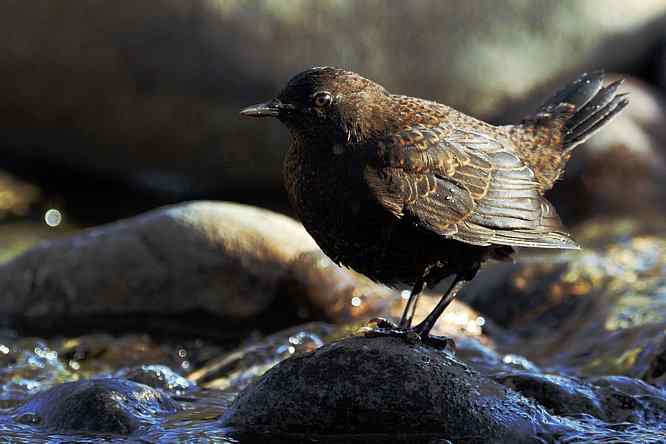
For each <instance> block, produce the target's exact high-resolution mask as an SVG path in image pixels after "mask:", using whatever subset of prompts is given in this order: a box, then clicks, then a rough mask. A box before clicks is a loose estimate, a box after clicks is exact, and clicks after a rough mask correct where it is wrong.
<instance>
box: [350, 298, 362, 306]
mask: <svg viewBox="0 0 666 444" xmlns="http://www.w3.org/2000/svg"><path fill="white" fill-rule="evenodd" d="M362 302H363V301H361V298H359V297H358V296H354V297H353V298H352V299H351V304H352V305H353V306H354V307H359V306H360V305H361V303H362Z"/></svg>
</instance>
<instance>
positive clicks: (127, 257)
mask: <svg viewBox="0 0 666 444" xmlns="http://www.w3.org/2000/svg"><path fill="white" fill-rule="evenodd" d="M393 297H397V295H396V294H395V292H393V291H389V290H388V289H386V288H385V287H382V286H380V285H377V284H375V283H372V282H370V281H369V280H368V279H366V278H363V277H362V276H360V275H358V274H356V273H353V272H351V271H349V270H345V269H341V268H339V267H338V266H336V265H334V264H332V263H331V261H330V260H329V259H327V258H326V257H325V256H324V255H323V253H321V251H320V250H319V249H318V247H317V245H316V244H315V243H314V241H313V240H312V238H311V237H310V236H309V235H308V234H307V233H306V232H305V230H304V229H303V227H302V226H301V224H300V223H298V222H296V221H294V220H293V219H290V218H288V217H286V216H283V215H280V214H277V213H273V212H271V211H267V210H263V209H259V208H254V207H250V206H245V205H238V204H232V203H215V202H195V203H189V204H183V205H177V206H172V207H166V208H162V209H158V210H155V211H151V212H149V213H146V214H143V215H141V216H138V217H135V218H131V219H126V220H122V221H119V222H116V223H113V224H109V225H104V226H101V227H98V228H93V229H89V230H86V231H83V232H81V233H78V234H76V235H74V236H71V237H68V238H64V239H59V240H55V241H49V242H45V243H42V244H41V245H38V246H37V247H35V248H33V249H31V250H29V251H27V252H26V253H24V254H22V255H20V256H18V257H16V258H14V259H13V260H11V261H9V262H7V263H5V264H2V265H0V307H1V308H0V315H4V318H5V321H6V322H8V323H12V324H13V323H16V324H17V325H19V326H20V327H25V328H27V329H30V328H39V329H41V330H42V331H47V330H49V328H50V329H51V330H53V329H55V330H57V329H58V328H59V327H63V325H58V322H57V321H63V320H73V322H71V323H68V322H65V324H64V327H65V328H67V327H72V326H73V325H75V324H77V323H78V322H87V327H88V328H100V327H103V326H104V323H100V322H99V320H98V317H99V318H107V319H109V320H110V321H112V322H111V323H113V324H117V325H118V326H120V328H117V330H122V329H123V328H133V327H134V328H135V327H136V325H141V327H142V328H143V329H144V330H153V329H154V328H156V327H158V328H162V326H164V325H166V324H168V322H167V320H166V319H163V318H164V317H168V316H177V315H183V316H184V315H188V316H189V315H190V314H192V316H195V315H196V316H199V317H201V318H202V319H204V320H205V322H204V321H202V322H201V323H200V324H198V323H197V322H194V323H193V322H192V320H193V319H196V317H190V318H189V319H188V320H187V322H185V324H187V325H186V326H185V327H183V328H186V329H189V330H188V331H190V330H191V331H197V327H199V330H202V331H205V330H208V331H209V333H210V332H213V333H215V332H222V331H224V330H225V327H228V328H226V330H233V329H234V328H235V327H238V325H234V324H233V323H232V324H224V323H220V322H219V321H217V320H216V319H218V318H224V319H228V320H232V321H238V322H241V321H242V320H245V319H250V318H253V317H256V316H259V315H260V314H261V313H263V312H265V311H266V310H267V309H268V307H269V306H270V307H274V308H273V309H271V322H273V321H275V322H286V321H280V319H282V318H284V319H287V318H289V316H292V317H293V318H295V319H298V316H302V318H303V319H308V318H319V319H321V318H325V319H328V320H335V319H350V318H352V317H354V316H360V315H364V314H368V313H372V311H373V307H375V308H376V305H373V304H379V305H381V304H382V300H383V298H393ZM352 300H354V304H356V305H353V304H352ZM373 301H374V302H373ZM151 316H154V317H158V322H157V324H158V325H157V326H155V325H153V324H151V323H150V321H149V320H147V319H148V318H150V317H151ZM60 324H62V322H61V323H60ZM247 327H251V326H247ZM200 333H201V332H200ZM202 334H203V333H202Z"/></svg>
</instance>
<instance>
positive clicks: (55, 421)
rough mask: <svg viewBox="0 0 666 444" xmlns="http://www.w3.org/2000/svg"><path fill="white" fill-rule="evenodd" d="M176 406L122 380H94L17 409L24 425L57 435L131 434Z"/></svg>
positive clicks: (60, 389) (41, 396) (45, 395)
mask: <svg viewBox="0 0 666 444" xmlns="http://www.w3.org/2000/svg"><path fill="white" fill-rule="evenodd" d="M177 410H178V408H177V405H176V404H175V403H174V402H173V401H172V400H171V399H170V398H169V397H168V396H167V395H164V394H162V393H161V392H159V391H157V390H155V389H152V388H150V387H148V386H146V385H143V384H137V383H135V382H131V381H127V380H123V379H97V380H95V379H91V380H87V381H78V382H70V383H65V384H60V385H57V386H55V387H53V388H51V389H49V390H46V391H44V392H42V393H38V394H37V395H35V396H34V397H32V398H31V399H29V400H28V401H27V402H26V403H25V404H23V405H22V406H20V407H18V408H17V409H16V410H15V411H14V413H13V415H12V416H13V417H14V419H15V420H16V421H18V422H19V423H23V424H30V425H34V426H38V427H46V428H48V429H50V430H53V431H58V432H71V431H78V432H93V433H112V434H118V435H129V434H131V433H133V432H134V431H136V430H137V429H138V428H140V427H141V426H143V425H147V424H149V422H150V419H151V418H154V417H156V416H157V415H164V414H168V413H175V412H176V411H177Z"/></svg>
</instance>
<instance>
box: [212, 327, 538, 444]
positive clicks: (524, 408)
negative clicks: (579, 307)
mask: <svg viewBox="0 0 666 444" xmlns="http://www.w3.org/2000/svg"><path fill="white" fill-rule="evenodd" d="M223 421H224V424H225V425H228V426H233V427H236V428H238V429H240V430H241V431H242V430H247V431H251V432H255V433H256V432H257V431H266V432H272V433H277V434H280V433H282V434H290V435H292V436H298V435H303V436H305V435H307V436H317V435H341V434H342V435H363V434H385V435H386V436H388V435H391V434H401V435H405V434H407V435H409V434H412V436H413V437H416V436H419V435H424V434H426V435H432V436H437V437H439V438H440V439H449V440H452V441H453V442H466V443H481V442H483V443H488V442H512V443H523V442H525V443H527V442H534V441H535V439H536V437H537V436H539V435H540V434H543V433H546V430H547V429H548V426H547V425H546V424H547V423H548V422H549V421H550V417H549V415H548V413H547V412H546V411H545V410H543V409H542V408H541V407H538V406H536V405H535V404H534V403H532V402H530V401H528V400H527V399H526V398H524V397H522V396H521V395H520V394H518V393H517V392H514V391H513V390H511V389H508V388H506V387H504V386H502V385H500V384H498V383H496V382H495V381H493V380H491V379H488V378H485V377H482V376H480V375H479V374H478V373H477V372H475V371H473V370H471V369H470V368H469V367H468V366H467V365H465V364H463V363H462V362H460V361H458V360H457V359H455V358H454V357H453V356H451V355H449V354H447V353H445V352H442V351H438V350H435V349H433V348H430V347H426V346H422V345H410V344H408V343H407V342H406V341H404V340H402V339H398V338H389V337H379V338H368V337H352V338H349V339H345V340H342V341H340V342H336V343H333V344H329V345H326V346H324V347H322V348H320V349H318V350H317V351H315V352H312V353H308V354H304V355H301V356H297V357H293V358H290V359H287V360H285V361H283V362H281V363H280V364H278V365H277V366H275V367H274V368H272V369H271V370H269V371H268V372H267V373H266V374H265V375H264V376H263V377H262V378H261V379H260V380H258V381H257V382H256V383H255V384H253V385H251V386H249V387H248V388H247V389H245V390H244V391H243V392H241V394H240V395H239V396H238V398H237V399H236V401H235V402H234V405H233V406H232V408H231V410H230V412H229V413H228V414H227V415H226V416H225V418H224V420H223Z"/></svg>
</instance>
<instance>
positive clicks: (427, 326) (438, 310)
mask: <svg viewBox="0 0 666 444" xmlns="http://www.w3.org/2000/svg"><path fill="white" fill-rule="evenodd" d="M469 280H471V279H469V278H468V279H466V278H463V277H462V276H461V275H459V274H457V275H456V277H455V278H454V279H453V282H452V283H451V286H450V287H449V289H448V291H447V292H446V293H444V296H442V299H440V301H439V302H438V303H437V305H436V306H435V308H434V309H433V311H431V312H430V314H428V316H426V318H425V319H424V320H423V321H422V322H421V323H420V324H419V325H417V326H416V327H414V331H416V332H417V333H418V334H419V336H421V338H422V339H426V338H427V337H428V336H430V330H432V328H433V327H434V326H435V323H436V322H437V319H439V317H440V316H441V315H442V313H444V310H446V307H448V306H449V304H450V303H451V301H453V300H454V299H455V298H456V296H457V295H458V292H459V291H460V289H461V288H462V287H464V286H465V284H466V283H467V281H469Z"/></svg>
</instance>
